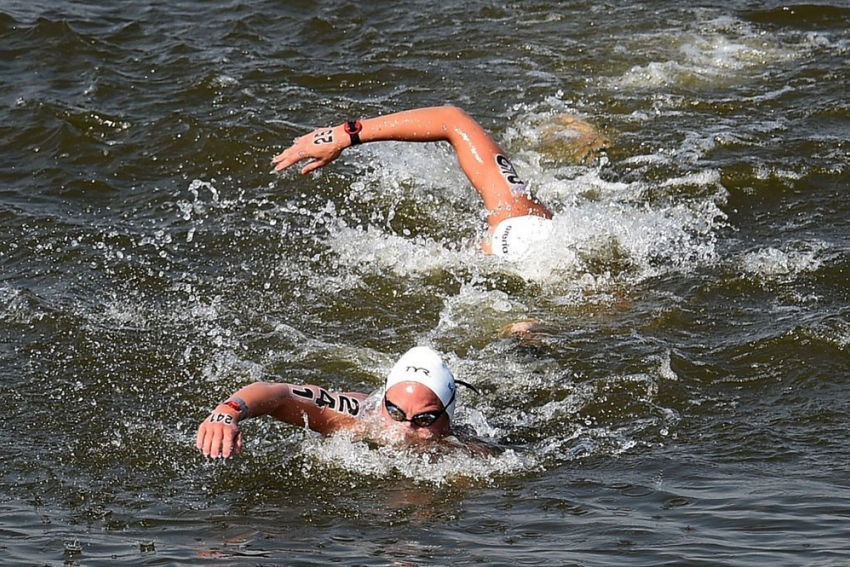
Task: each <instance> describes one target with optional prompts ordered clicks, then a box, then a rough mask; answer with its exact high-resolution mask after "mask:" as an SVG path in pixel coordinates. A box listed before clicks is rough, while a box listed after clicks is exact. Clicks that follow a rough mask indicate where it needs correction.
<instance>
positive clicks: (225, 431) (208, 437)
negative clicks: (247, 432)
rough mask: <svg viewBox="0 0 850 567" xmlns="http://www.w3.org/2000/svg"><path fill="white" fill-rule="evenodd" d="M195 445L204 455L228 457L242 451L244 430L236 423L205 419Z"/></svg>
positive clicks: (215, 457)
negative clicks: (228, 423) (222, 422)
mask: <svg viewBox="0 0 850 567" xmlns="http://www.w3.org/2000/svg"><path fill="white" fill-rule="evenodd" d="M195 445H196V447H197V448H198V450H199V451H200V452H201V453H202V454H203V455H204V457H208V458H212V459H217V458H219V457H221V458H224V459H226V458H228V457H230V455H231V454H233V453H241V452H242V432H241V431H239V428H238V427H236V426H235V425H224V424H217V423H214V424H213V423H210V422H209V421H204V423H202V424H201V426H200V427H199V428H198V437H197V440H196V442H195Z"/></svg>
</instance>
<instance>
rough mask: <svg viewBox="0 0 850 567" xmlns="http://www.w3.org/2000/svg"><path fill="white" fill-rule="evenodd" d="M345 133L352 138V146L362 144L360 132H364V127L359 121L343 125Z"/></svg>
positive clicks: (350, 121)
mask: <svg viewBox="0 0 850 567" xmlns="http://www.w3.org/2000/svg"><path fill="white" fill-rule="evenodd" d="M342 129H343V130H345V133H346V134H348V135H349V136H351V145H352V146H356V145H357V144H359V143H360V131H361V130H363V125H362V124H361V123H360V121H359V120H349V121H348V122H346V123H345V124H343V125H342Z"/></svg>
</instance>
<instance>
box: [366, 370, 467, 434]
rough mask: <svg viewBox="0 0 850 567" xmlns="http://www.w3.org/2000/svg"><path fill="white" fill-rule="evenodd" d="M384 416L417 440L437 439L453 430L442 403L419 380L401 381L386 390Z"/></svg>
mask: <svg viewBox="0 0 850 567" xmlns="http://www.w3.org/2000/svg"><path fill="white" fill-rule="evenodd" d="M381 416H382V417H383V418H384V419H385V420H386V421H387V423H388V425H389V426H390V427H394V428H400V429H402V431H403V433H404V435H405V436H406V437H411V438H414V439H415V438H419V439H434V438H437V437H442V436H444V435H448V434H449V432H450V430H451V424H450V421H451V420H450V419H449V416H448V414H447V413H446V412H445V408H444V407H443V402H441V401H440V398H439V397H438V396H437V394H435V393H434V392H432V391H431V389H430V388H428V387H427V386H425V385H423V384H420V383H418V382H400V383H399V384H396V385H395V386H393V387H391V388H390V389H389V390H387V392H386V394H385V396H384V401H383V403H382V404H381Z"/></svg>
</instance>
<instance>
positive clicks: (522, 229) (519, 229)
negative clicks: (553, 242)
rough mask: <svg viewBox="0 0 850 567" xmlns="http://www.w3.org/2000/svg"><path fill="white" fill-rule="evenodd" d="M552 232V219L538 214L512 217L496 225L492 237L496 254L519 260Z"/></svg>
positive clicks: (492, 244) (494, 253) (492, 246)
mask: <svg viewBox="0 0 850 567" xmlns="http://www.w3.org/2000/svg"><path fill="white" fill-rule="evenodd" d="M551 232H552V219H547V218H544V217H541V216H537V215H525V216H522V217H511V218H508V219H505V220H503V221H502V222H500V223H499V224H498V225H496V230H494V231H493V235H492V236H491V237H490V238H491V240H490V242H491V248H492V251H493V255H494V256H499V257H501V258H506V259H508V260H517V259H519V258H521V257H522V255H523V254H525V253H526V251H528V248H529V247H530V246H531V245H532V244H533V243H535V242H539V241H541V240H545V239H546V238H548V237H549V233H551Z"/></svg>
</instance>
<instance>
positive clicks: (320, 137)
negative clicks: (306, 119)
mask: <svg viewBox="0 0 850 567" xmlns="http://www.w3.org/2000/svg"><path fill="white" fill-rule="evenodd" d="M350 145H351V140H350V137H349V136H348V134H346V133H345V131H344V130H343V129H342V127H339V126H338V127H336V128H320V129H318V130H314V131H312V132H310V133H309V134H307V135H306V136H301V137H300V138H298V139H297V140H295V143H294V144H292V145H291V146H290V147H288V148H287V149H285V150H284V151H283V152H281V153H280V154H279V155H276V156H275V157H274V159H272V163H273V164H274V170H275V171H283V170H284V169H286V168H288V167H290V166H292V165H294V164H296V163H298V162H300V161H304V160H305V159H306V160H310V161H308V162H307V164H306V165H305V166H304V167H302V168H301V175H306V174H308V173H310V172H311V171H315V170H317V169H319V168H320V167H324V166H326V165H327V164H329V163H330V162H332V161H333V160H335V159H336V158H338V157H339V156H340V154H342V150H344V149H345V148H347V147H348V146H350Z"/></svg>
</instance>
